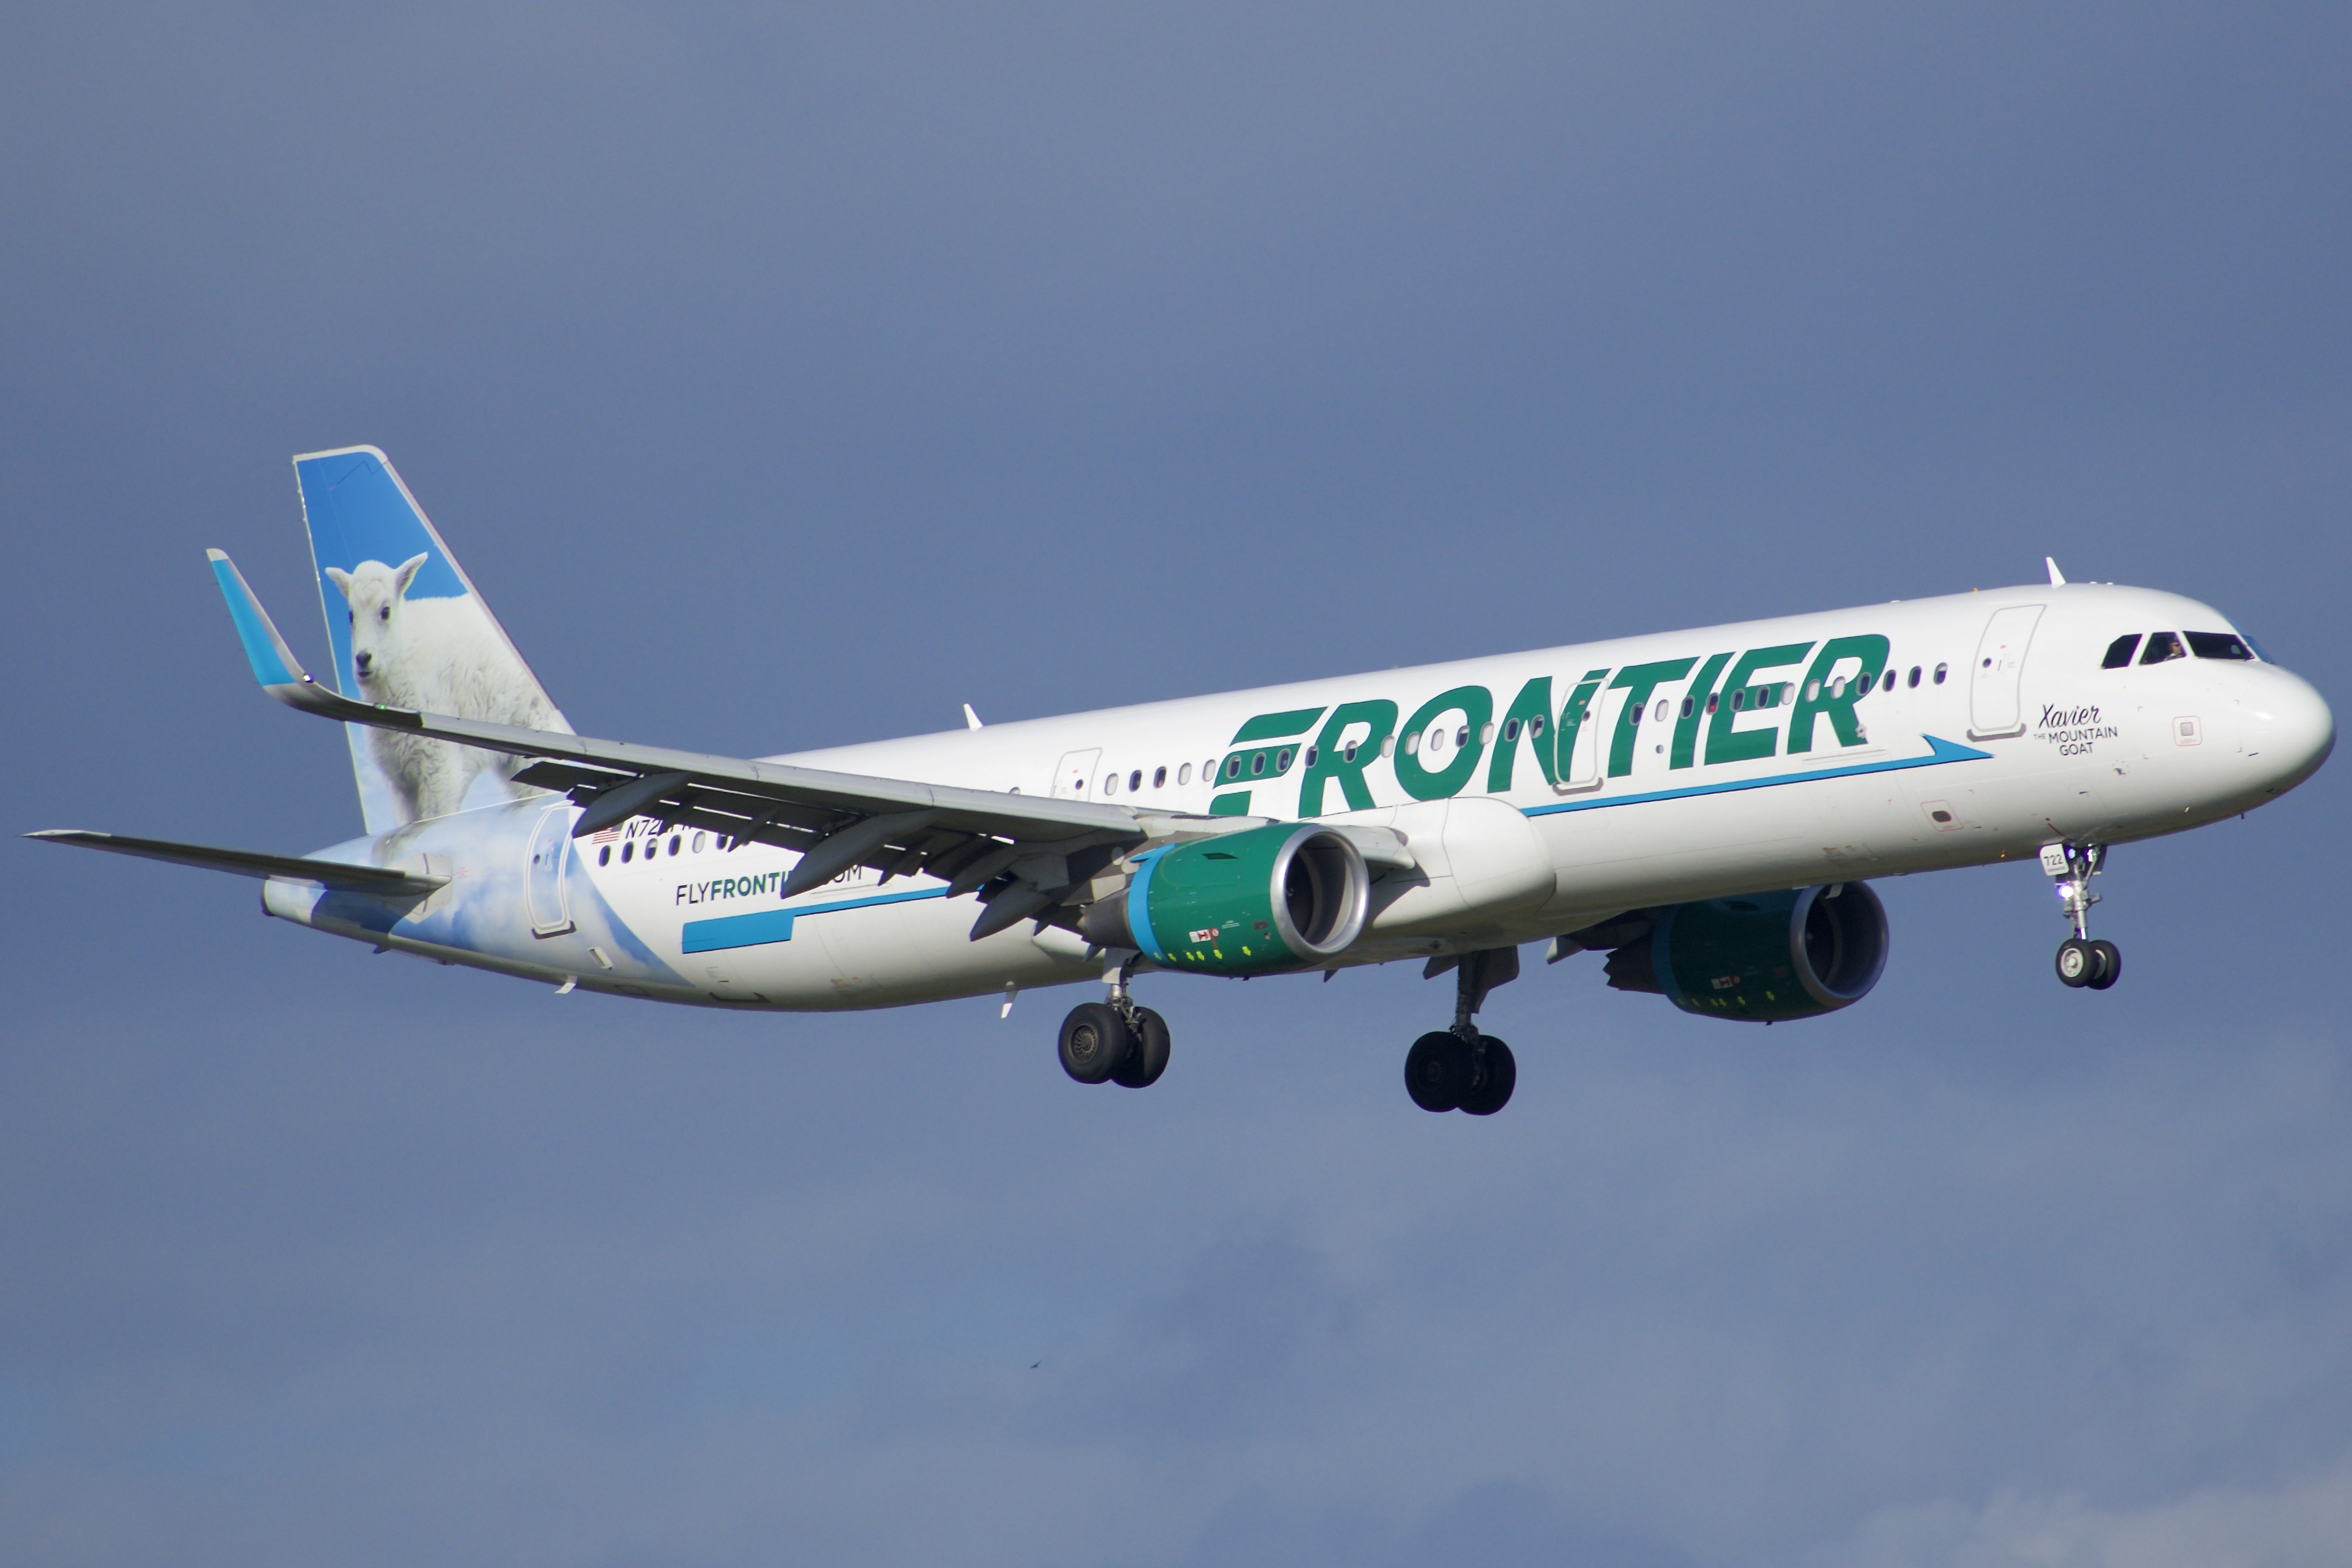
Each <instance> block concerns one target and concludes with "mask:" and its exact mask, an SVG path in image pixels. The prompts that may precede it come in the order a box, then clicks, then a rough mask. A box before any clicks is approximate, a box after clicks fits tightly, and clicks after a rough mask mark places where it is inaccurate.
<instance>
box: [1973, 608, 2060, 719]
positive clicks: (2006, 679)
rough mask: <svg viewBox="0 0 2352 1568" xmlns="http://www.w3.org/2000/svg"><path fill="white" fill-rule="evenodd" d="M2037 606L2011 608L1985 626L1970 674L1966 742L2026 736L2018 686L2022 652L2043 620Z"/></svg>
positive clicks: (2022, 668)
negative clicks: (1967, 739) (2036, 626)
mask: <svg viewBox="0 0 2352 1568" xmlns="http://www.w3.org/2000/svg"><path fill="white" fill-rule="evenodd" d="M2042 608H2043V606H2042V605H2011V606H2010V607H2009V608H2008V609H2005V610H1997V611H1995V612H1994V613H1993V617H1992V619H1991V620H1990V621H1987V622H1986V623H1985V629H1984V637H1983V639H1982V640H1981V641H1979V643H1978V644H1977V658H1976V663H1975V665H1974V666H1972V667H1971V668H1970V669H1969V740H1971V741H1997V740H2000V739H2001V738H2002V737H2004V736H2008V735H2021V734H2023V733H2024V732H2025V717H2024V714H2023V712H2022V711H2021V709H2020V706H2019V698H2018V685H2019V682H2020V681H2021V680H2022V679H2024V678H2025V648H2026V645H2027V644H2028V643H2030V642H2032V640H2033V627H2034V625H2035V623H2037V622H2039V621H2040V620H2041V619H2042Z"/></svg>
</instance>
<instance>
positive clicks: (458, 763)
mask: <svg viewBox="0 0 2352 1568" xmlns="http://www.w3.org/2000/svg"><path fill="white" fill-rule="evenodd" d="M294 473H295V477H296V479H298V480H299V483H300V486H301V490H302V520H303V522H304V523H305V525H306V526H308V528H309V529H310V557H311V560H312V562H313V563H314V564H315V565H316V566H317V568H318V572H319V599H320V605H322V607H323V608H324V609H325V611H326V616H327V637H328V640H329V641H330V642H331V643H332V644H333V645H334V651H335V659H334V665H335V687H336V689H337V690H339V691H341V693H342V694H343V695H344V696H346V697H349V698H352V699H354V700H359V701H365V702H372V703H386V704H389V705H391V706H393V707H396V708H414V709H417V710H422V711H425V712H428V713H447V714H450V715H453V716H455V717H457V718H461V719H481V720H488V721H492V722H496V723H501V724H521V725H526V726H528V727H530V728H531V729H535V730H552V731H558V732H560V733H562V734H567V735H568V734H570V733H572V726H571V724H570V723H569V722H567V721H565V719H564V717H563V714H562V712H561V711H560V710H558V709H557V708H556V706H555V704H554V703H553V702H552V701H551V700H549V698H548V695H547V691H546V689H545V688H543V687H541V685H540V683H539V678H538V677H537V676H534V675H533V674H531V672H530V666H529V665H527V664H525V663H524V662H523V659H522V655H521V654H520V653H519V652H517V651H516V649H515V646H514V644H513V642H512V641H510V640H509V638H508V637H507V634H506V632H505V630H504V628H502V627H501V626H499V623H498V621H497V620H496V619H495V618H494V617H493V616H491V615H490V611H489V606H488V605H485V604H484V603H483V602H482V598H481V595H478V594H477V593H475V592H474V585H473V584H472V583H471V582H469V581H467V577H466V574H465V569H464V568H462V567H460V566H459V565H458V564H457V557H456V556H454V555H452V554H450V553H449V547H448V546H447V545H446V544H444V543H442V542H441V536H440V534H438V533H437V532H436V531H434V528H433V524H432V523H431V522H430V521H427V520H426V518H425V509H424V508H422V507H420V506H418V505H417V504H416V498H415V496H412V495H410V494H409V493H408V487H407V486H406V485H404V484H403V483H401V481H400V475H399V474H397V473H396V472H394V469H393V467H392V459H390V458H386V457H385V456H384V455H383V453H382V452H380V451H378V450H377V449H376V448H375V447H343V448H341V450H338V451H332V452H309V453H305V454H303V455H302V456H301V457H299V458H295V459H294ZM345 729H346V731H347V732H348V733H349V735H350V737H351V746H352V769H353V771H354V772H355V773H357V774H358V775H359V786H360V808H361V810H362V813H363V814H364V815H365V816H366V819H367V829H368V831H369V832H370V833H371V834H378V833H388V832H390V831H392V830H393V829H394V828H395V827H400V826H405V825H406V824H408V823H411V822H415V821H417V820H419V819H421V818H424V817H428V816H446V815H447V814H448V813H450V812H453V811H459V810H463V809H465V808H466V807H467V806H468V805H489V804H492V803H494V802H496V801H499V800H503V799H506V798H508V797H509V796H510V795H520V794H524V793H528V792H526V791H525V790H523V789H522V787H521V786H520V785H517V784H513V783H512V782H511V778H510V775H511V774H512V773H513V772H514V770H515V769H516V767H517V766H519V765H520V764H518V763H516V762H515V760H514V759H512V758H509V757H502V756H499V755H497V754H495V753H492V752H481V751H477V750H475V749H473V748H472V747H468V746H457V745H454V744H452V743H450V742H446V741H433V740H426V739H425V738H423V737H421V736H416V735H409V734H402V733H397V732H394V731H385V730H371V729H367V728H364V727H362V726H361V725H357V724H352V725H347V726H345Z"/></svg>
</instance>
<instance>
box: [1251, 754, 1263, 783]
mask: <svg viewBox="0 0 2352 1568" xmlns="http://www.w3.org/2000/svg"><path fill="white" fill-rule="evenodd" d="M1264 772H1265V752H1259V753H1258V754H1257V755H1255V756H1254V757H1252V758H1251V759H1250V773H1251V775H1252V776H1253V777H1255V775H1257V774H1259V773H1264Z"/></svg>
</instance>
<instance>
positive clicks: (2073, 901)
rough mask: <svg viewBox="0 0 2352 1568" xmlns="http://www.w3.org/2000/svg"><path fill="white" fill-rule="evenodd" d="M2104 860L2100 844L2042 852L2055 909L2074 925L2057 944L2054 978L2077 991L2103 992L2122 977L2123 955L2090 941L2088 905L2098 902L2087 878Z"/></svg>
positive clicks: (2113, 946)
mask: <svg viewBox="0 0 2352 1568" xmlns="http://www.w3.org/2000/svg"><path fill="white" fill-rule="evenodd" d="M2106 858H2107V847H2106V846H2105V845H2104V844H2047V845H2044V846H2042V869H2043V870H2045V871H2047V872H2049V873H2050V875H2051V876H2052V877H2053V878H2054V879H2056V880H2057V883H2058V902H2059V907H2060V909H2061V910H2063V913H2064V914H2065V916H2066V918H2067V919H2068V920H2069V921H2073V922H2074V935H2073V936H2070V937H2068V938H2067V939H2066V940H2065V941H2064V942H2060V943H2059V944H2058V961H2057V967H2058V979H2059V981H2060V983H2061V984H2066V985H2071V986H2074V987H2075V988H2076V989H2078V990H2079V989H2082V988H2084V987H2088V988H2089V989H2091V990H2093V991H2105V989H2106V988H2107V987H2108V986H2110V985H2113V984H2115V983H2116V981H2117V980H2120V979H2121V978H2123V973H2124V955H2123V954H2122V952H2119V951H2117V949H2116V944H2115V943H2114V942H2107V941H2105V940H2101V941H2097V942H2094V941H2092V940H2091V906H2092V905H2093V904H2095V903H2097V902H2098V901H2099V895H2098V894H2096V893H2095V892H2093V891H2091V879H2092V878H2094V877H2095V876H2097V875H2098V874H2099V868H2100V867H2102V866H2104V865H2105V863H2106Z"/></svg>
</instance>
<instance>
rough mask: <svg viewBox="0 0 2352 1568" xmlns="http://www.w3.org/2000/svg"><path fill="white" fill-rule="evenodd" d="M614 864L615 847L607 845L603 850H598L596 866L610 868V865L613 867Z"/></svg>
mask: <svg viewBox="0 0 2352 1568" xmlns="http://www.w3.org/2000/svg"><path fill="white" fill-rule="evenodd" d="M612 863H613V847H612V846H611V845H609V844H607V845H605V846H604V847H603V848H602V849H599V850H597V851H596V864H598V865H599V866H609V865H611V864H612Z"/></svg>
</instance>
